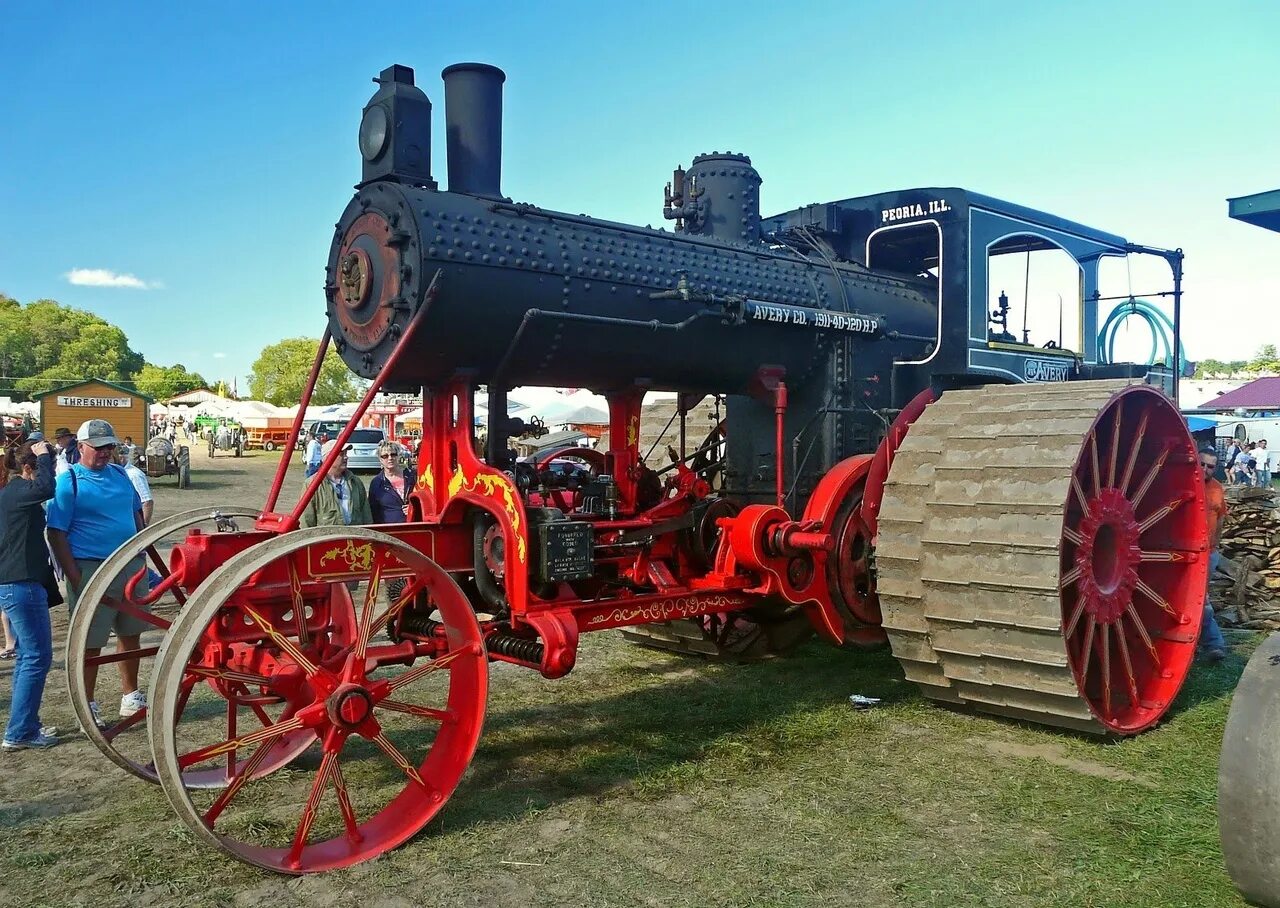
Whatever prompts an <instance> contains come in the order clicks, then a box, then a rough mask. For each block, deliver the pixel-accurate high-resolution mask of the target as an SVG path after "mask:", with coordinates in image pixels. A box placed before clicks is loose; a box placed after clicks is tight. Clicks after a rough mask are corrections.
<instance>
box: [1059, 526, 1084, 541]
mask: <svg viewBox="0 0 1280 908" xmlns="http://www.w3.org/2000/svg"><path fill="white" fill-rule="evenodd" d="M1062 538H1064V539H1066V540H1067V542H1069V543H1071V544H1072V545H1080V544H1081V543H1082V542H1084V537H1083V536H1081V535H1080V534H1079V533H1077V532H1076V531H1075V530H1073V529H1071V527H1063V528H1062Z"/></svg>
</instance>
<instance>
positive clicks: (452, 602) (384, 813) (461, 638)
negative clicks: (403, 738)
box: [150, 527, 488, 874]
mask: <svg viewBox="0 0 1280 908" xmlns="http://www.w3.org/2000/svg"><path fill="white" fill-rule="evenodd" d="M339 539H347V540H352V539H354V540H359V541H361V542H370V543H374V544H376V545H378V546H381V547H382V548H381V551H382V552H384V553H385V552H387V551H392V552H394V553H395V555H396V557H397V558H399V559H400V561H401V563H402V564H404V565H406V566H409V567H410V568H411V569H412V570H413V571H414V572H415V573H414V576H413V578H412V579H411V580H410V581H409V583H408V588H407V589H406V590H405V592H404V593H403V594H402V597H401V600H400V602H401V605H403V604H404V603H408V602H412V601H413V599H414V597H415V596H416V595H417V593H419V592H421V591H422V590H424V589H425V590H426V591H427V592H428V593H429V595H430V596H431V598H432V600H433V602H434V604H435V605H436V606H437V608H438V610H439V612H440V616H441V619H442V623H443V627H444V638H445V640H446V641H447V643H446V650H447V651H446V654H445V655H442V656H440V657H439V658H437V659H433V660H427V661H426V662H420V663H419V664H418V665H417V666H415V668H413V669H410V670H409V671H408V672H405V673H403V674H402V675H400V676H397V677H400V678H403V677H405V676H410V675H415V673H416V674H417V676H418V677H422V676H425V675H426V674H427V673H429V672H432V671H435V669H433V668H431V666H433V665H438V666H439V667H440V668H442V669H443V668H446V667H447V669H448V674H447V675H444V676H442V677H445V678H447V679H448V685H449V692H448V697H447V699H446V702H445V704H444V708H443V709H442V710H437V711H435V712H437V713H439V715H438V716H436V717H434V718H435V719H436V720H437V723H438V729H437V732H436V736H435V738H434V740H433V742H432V743H431V745H430V747H429V749H428V750H427V753H426V755H425V757H424V758H423V759H422V761H421V763H420V765H419V766H417V767H416V768H415V767H413V766H412V764H411V763H410V762H409V761H408V759H407V758H406V757H404V755H403V754H399V752H398V751H395V749H394V746H393V747H392V749H391V750H387V749H386V748H383V745H382V744H379V745H378V747H379V748H382V749H383V753H384V754H385V756H386V758H387V759H389V760H390V762H391V763H393V764H395V766H396V767H398V769H399V770H400V771H402V772H403V775H404V778H403V779H402V780H401V781H402V782H403V787H401V788H400V789H399V791H398V792H397V793H396V794H395V795H394V796H392V797H391V798H390V799H389V800H387V801H386V803H383V804H381V806H380V807H379V808H378V809H377V811H376V812H375V813H373V814H372V815H371V816H368V817H366V818H365V819H363V820H361V819H359V818H358V817H356V816H355V813H354V810H353V809H352V807H351V804H350V801H349V795H348V793H347V789H346V785H345V782H343V780H342V774H341V771H340V769H335V768H334V767H335V766H338V767H340V765H341V764H342V761H341V760H340V759H339V758H338V756H337V755H338V754H340V753H341V752H342V748H343V747H344V746H345V743H346V740H347V739H346V738H345V737H343V739H342V741H341V742H339V743H338V744H337V749H336V751H333V754H334V755H333V756H332V759H331V758H330V752H331V748H330V737H332V736H333V735H334V734H335V732H334V730H335V729H337V728H338V725H337V724H336V723H337V719H333V720H330V719H326V720H323V721H325V722H329V725H328V726H326V727H319V726H317V728H316V729H315V730H316V732H318V733H319V735H320V737H321V740H322V742H323V743H322V749H323V752H324V754H325V756H324V757H323V758H322V760H321V763H320V766H319V768H318V769H317V770H316V773H315V777H314V779H313V781H312V789H311V794H310V795H309V797H308V799H307V804H306V806H305V807H304V809H303V812H302V817H301V819H300V820H299V825H298V827H297V829H296V830H295V835H294V839H293V841H292V842H291V843H289V844H288V845H281V846H278V847H276V846H270V847H267V846H263V845H258V844H254V843H251V842H245V841H241V840H239V839H237V838H235V837H233V836H231V835H225V834H223V833H221V832H219V831H217V830H216V829H214V825H215V824H216V821H217V816H216V815H215V816H214V817H213V820H212V821H211V822H208V823H206V821H205V815H204V814H203V813H202V811H201V810H200V809H199V808H197V807H196V805H195V804H194V802H193V801H192V799H191V796H190V792H189V791H188V790H187V789H186V788H185V787H184V786H183V785H182V784H181V783H180V775H181V771H180V768H179V762H178V755H177V753H176V748H177V745H178V742H177V737H176V734H175V726H174V723H173V721H172V718H173V717H174V714H175V707H176V705H177V702H178V697H179V693H180V690H179V688H180V681H181V676H182V672H183V668H184V666H185V664H186V661H187V657H188V654H189V653H190V652H192V650H193V648H194V647H195V646H197V645H198V644H199V642H200V638H201V636H202V633H203V630H204V628H205V626H206V625H207V624H208V623H209V621H211V620H214V619H215V618H216V616H217V615H218V613H219V609H220V608H221V607H222V605H223V603H224V602H226V601H227V600H229V599H230V597H231V596H232V594H233V592H235V591H237V590H239V589H240V588H241V586H242V584H244V583H245V581H247V580H248V579H249V578H250V577H251V576H253V575H254V574H255V573H256V572H257V571H258V570H260V569H262V568H265V567H267V566H268V565H269V564H270V563H271V562H273V561H276V560H277V559H279V558H283V557H288V556H289V555H290V554H291V553H294V552H297V551H299V550H302V549H306V548H308V547H309V546H313V545H319V544H323V543H327V542H333V541H336V540H339ZM358 608H359V609H360V630H359V634H360V637H359V639H363V640H365V641H366V643H368V642H369V639H370V638H371V637H372V635H373V634H374V633H375V632H377V631H378V630H379V629H380V627H381V626H382V625H383V624H384V623H385V620H379V619H377V618H375V617H374V615H373V613H372V611H370V600H369V598H368V597H366V598H365V601H364V602H363V603H362V604H361V605H360V606H358ZM373 611H378V609H377V608H376V607H375V608H374V609H373ZM392 611H394V609H388V614H390V612H392ZM359 639H357V641H356V643H355V644H353V645H348V646H347V647H346V648H345V649H344V650H343V653H344V654H345V655H343V656H342V665H343V666H344V667H343V669H342V671H343V672H344V673H345V672H347V671H348V670H355V669H354V666H357V665H361V664H365V663H364V660H361V659H360V658H359V657H358V656H357V655H355V654H354V652H353V650H354V649H355V647H358V646H359ZM160 660H161V669H160V671H159V672H158V673H157V675H156V678H155V681H154V683H153V688H152V690H153V695H154V697H155V708H154V712H153V714H152V716H151V719H150V723H151V730H152V735H153V737H152V746H153V749H154V751H155V758H156V765H157V767H158V769H159V774H160V781H161V784H162V786H163V787H164V790H165V793H166V795H167V796H168V798H169V801H170V803H171V804H172V805H173V806H174V808H175V810H176V811H177V812H178V815H179V817H180V818H181V819H182V820H183V821H184V822H185V823H186V824H187V826H188V827H190V828H191V829H192V830H193V831H194V832H195V833H196V834H197V835H199V836H200V837H201V838H203V839H204V840H206V841H208V842H210V843H211V844H214V845H216V846H217V847H219V848H221V849H222V850H224V851H226V852H228V853H229V854H231V855H232V856H234V857H236V858H238V859H240V860H242V861H246V862H247V863H251V864H255V865H257V866H259V867H263V868H265V869H268V870H273V871H276V872H279V873H288V874H302V873H312V872H318V871H324V870H332V869H336V868H339V867H345V866H350V865H352V864H356V863H359V862H361V861H364V860H367V859H369V858H372V857H375V856H377V855H379V854H382V853H383V852H385V851H388V850H390V849H392V848H395V847H397V846H398V845H400V844H402V843H403V842H404V841H406V840H407V839H409V838H410V837H412V836H413V835H414V834H416V833H417V832H418V831H419V830H420V829H421V828H422V827H423V826H425V825H426V824H427V823H428V822H430V820H431V819H432V818H433V817H434V816H435V815H436V814H437V813H438V812H439V810H440V809H441V808H442V807H443V806H444V804H445V803H446V802H447V801H448V799H449V796H450V795H451V794H452V792H453V791H454V789H455V788H456V787H457V784H458V783H459V782H460V780H461V777H462V774H463V772H464V771H465V769H466V767H467V766H468V765H469V763H470V760H471V757H472V755H473V754H474V752H475V747H476V744H477V742H478V739H479V735H480V729H481V725H482V723H483V718H484V702H485V697H486V695H487V683H488V682H487V679H488V661H487V657H486V655H485V651H484V644H483V638H482V636H481V634H480V629H479V625H478V624H477V623H476V620H475V616H474V613H473V612H472V610H471V606H470V603H469V602H468V601H467V599H466V596H465V595H464V594H463V592H462V590H461V588H459V587H458V585H457V584H456V583H455V582H454V581H453V579H452V578H451V577H450V576H449V575H448V574H447V573H446V572H445V571H444V570H443V569H441V568H440V567H439V566H438V565H436V564H435V562H434V561H432V560H431V559H429V558H427V557H426V556H425V555H423V554H422V553H421V552H419V551H417V550H416V549H413V548H412V547H411V546H409V545H408V544H407V543H404V542H401V541H399V540H397V539H395V538H394V537H391V536H386V535H384V534H382V533H377V532H375V531H372V530H366V529H363V528H357V527H348V528H329V527H323V528H316V529H310V530H300V531H297V532H293V533H289V534H287V535H286V536H283V537H279V538H277V539H275V540H271V541H269V542H266V543H263V544H262V545H261V546H257V547H255V548H253V549H251V550H249V551H248V552H245V553H243V554H242V556H241V557H239V558H236V559H232V560H230V561H228V562H227V563H226V564H224V565H222V566H221V567H219V568H218V569H217V570H216V571H215V572H214V574H212V575H211V576H210V578H209V580H208V581H207V582H206V584H204V585H202V587H201V590H200V591H198V592H197V595H196V596H195V597H193V599H192V604H191V607H189V608H188V609H187V610H186V612H185V613H184V614H183V616H182V618H181V619H180V620H179V621H178V622H175V625H174V630H173V632H172V633H171V634H170V636H169V637H168V638H166V640H165V645H164V647H163V648H162V651H161V653H160ZM331 661H332V660H330V662H331ZM330 662H326V663H325V666H328V665H329V664H330ZM323 670H325V669H322V668H318V669H317V671H318V672H320V671H323ZM318 677H319V676H318V675H316V676H312V677H310V678H309V679H308V683H310V682H311V681H312V680H314V679H316V678H318ZM343 677H346V675H345V674H344V675H343ZM384 680H385V679H384ZM405 683H406V684H408V683H411V682H405ZM343 685H346V686H343ZM354 686H355V687H361V683H359V682H358V683H356V684H355V685H354ZM349 687H350V685H349V684H347V682H342V684H341V685H340V686H339V687H337V688H335V689H334V690H333V691H331V692H330V693H329V694H328V695H326V696H323V697H317V698H316V699H315V701H314V702H312V703H311V704H309V705H308V706H307V707H304V708H303V709H300V710H298V711H297V712H296V713H295V714H294V715H295V717H299V718H300V717H304V716H311V717H314V716H315V715H316V712H317V707H321V710H322V711H323V712H325V714H326V715H327V716H331V717H332V716H347V713H346V712H344V710H346V709H347V705H348V704H351V703H356V701H360V700H361V697H362V696H367V697H368V698H369V699H371V700H373V699H376V703H374V705H372V706H370V709H369V711H368V713H367V715H369V716H373V715H374V714H375V711H376V710H377V709H378V708H380V707H382V706H383V704H388V706H387V708H388V709H390V704H391V703H394V701H393V700H392V699H391V698H390V696H389V695H387V696H386V697H382V698H376V697H375V695H374V694H373V692H372V687H371V686H369V685H366V686H364V687H363V688H362V690H363V694H361V696H354V695H353V692H352V691H351V690H350V689H349ZM392 693H394V689H393V690H392ZM389 701H390V702H389ZM321 705H322V706H321ZM395 705H403V704H395ZM356 707H357V709H359V708H360V704H359V703H356ZM392 711H393V712H408V710H403V709H396V710H392ZM415 715H417V714H416V713H415ZM358 717H359V714H358V713H357V716H356V718H357V719H358ZM307 721H311V720H310V719H308V720H307ZM352 721H356V719H353V720H352ZM281 722H282V723H283V719H282V720H281ZM260 734H262V733H260ZM349 734H350V737H351V738H355V737H356V736H357V735H358V734H361V735H362V734H363V732H355V731H352V732H349ZM381 736H382V737H383V738H385V737H386V735H385V732H383V733H382V734H381ZM258 740H260V741H264V743H263V744H262V745H261V747H262V748H269V747H270V740H269V739H264V738H262V737H259V739H258ZM371 740H375V739H371ZM223 743H226V742H223ZM259 752H261V751H259ZM393 752H394V753H393ZM253 759H254V757H250V758H248V762H250V763H252V761H253ZM415 774H416V775H415ZM261 778H262V777H261V776H255V775H247V776H246V781H245V782H240V781H237V782H236V783H235V784H233V785H232V786H229V787H228V789H227V792H229V793H230V798H234V797H235V795H236V794H237V793H238V791H239V789H240V788H243V787H247V786H248V784H252V783H256V782H260V780H261ZM330 788H332V789H333V791H334V794H333V795H328V791H329V789H330ZM224 794H226V793H224ZM220 797H221V796H220ZM335 798H336V799H338V806H339V808H340V811H341V813H342V816H343V820H344V826H345V827H346V833H345V835H343V836H341V837H334V838H330V839H327V840H324V841H319V842H311V841H309V839H308V836H309V834H310V832H311V831H312V827H311V825H310V824H311V823H312V822H313V821H314V819H315V813H316V811H317V809H319V808H318V805H320V804H321V801H322V799H323V800H327V801H329V802H332V801H333V800H334V799H335ZM216 803H217V802H216V801H215V804H216ZM227 803H230V799H228V802H227ZM219 810H220V808H219ZM348 814H350V820H348ZM299 838H300V839H301V841H302V842H303V844H302V845H301V846H299V845H298V841H299Z"/></svg>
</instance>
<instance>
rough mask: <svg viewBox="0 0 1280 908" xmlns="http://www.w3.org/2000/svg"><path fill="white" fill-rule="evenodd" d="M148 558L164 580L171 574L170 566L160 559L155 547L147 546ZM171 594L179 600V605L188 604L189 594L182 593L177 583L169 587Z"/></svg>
mask: <svg viewBox="0 0 1280 908" xmlns="http://www.w3.org/2000/svg"><path fill="white" fill-rule="evenodd" d="M147 556H148V557H149V558H150V559H151V563H152V564H154V565H155V567H156V573H157V574H159V575H160V578H161V579H162V580H163V579H165V578H167V577H168V576H169V574H170V571H169V566H168V565H167V564H165V563H164V559H163V558H161V557H160V552H159V551H158V550H157V549H156V547H155V546H154V545H149V546H147ZM169 592H171V593H173V598H174V599H177V600H178V605H186V604H187V594H186V593H184V592H183V591H182V587H181V586H180V585H178V584H177V583H175V584H174V585H173V586H171V587H169Z"/></svg>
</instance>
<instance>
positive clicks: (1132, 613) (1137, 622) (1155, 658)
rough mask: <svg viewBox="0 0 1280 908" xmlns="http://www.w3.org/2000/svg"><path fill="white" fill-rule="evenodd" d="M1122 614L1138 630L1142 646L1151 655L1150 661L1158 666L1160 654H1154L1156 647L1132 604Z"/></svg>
mask: <svg viewBox="0 0 1280 908" xmlns="http://www.w3.org/2000/svg"><path fill="white" fill-rule="evenodd" d="M1124 613H1125V614H1126V615H1128V616H1129V620H1130V621H1132V622H1133V626H1134V627H1135V628H1137V629H1138V636H1139V637H1141V638H1142V645H1143V646H1145V647H1146V648H1147V652H1148V653H1150V654H1151V661H1152V662H1154V663H1155V664H1156V665H1157V666H1158V665H1159V664H1160V654H1159V653H1158V652H1156V645H1155V644H1154V643H1153V642H1151V635H1150V634H1148V633H1147V627H1146V625H1145V624H1143V623H1142V617H1141V616H1140V615H1139V614H1138V610H1137V609H1136V608H1135V607H1134V605H1133V603H1132V602H1130V603H1129V607H1128V608H1126V609H1125V610H1124Z"/></svg>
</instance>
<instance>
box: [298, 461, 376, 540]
mask: <svg viewBox="0 0 1280 908" xmlns="http://www.w3.org/2000/svg"><path fill="white" fill-rule="evenodd" d="M336 445H337V442H336V441H326V442H325V443H324V447H322V448H321V449H320V459H321V461H324V460H325V459H327V458H328V456H329V454H330V453H331V452H332V451H333V449H334V447H335V446H336ZM349 450H351V445H347V446H346V447H345V448H343V449H342V450H341V451H340V452H339V453H338V457H337V459H336V460H334V462H333V466H331V467H330V468H329V471H328V472H327V473H325V478H324V482H322V483H320V487H319V488H318V489H316V494H315V495H314V496H312V498H311V501H310V502H308V503H307V507H306V510H304V511H303V512H302V516H301V517H300V518H298V524H299V526H304V527H341V526H355V525H360V524H369V523H373V514H372V513H371V512H370V510H369V495H368V493H367V492H365V488H364V483H362V482H361V481H360V478H359V477H358V476H356V475H355V474H354V473H352V472H350V471H349V470H348V469H347V451H349Z"/></svg>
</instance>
